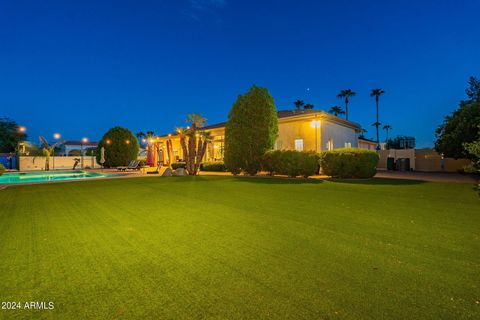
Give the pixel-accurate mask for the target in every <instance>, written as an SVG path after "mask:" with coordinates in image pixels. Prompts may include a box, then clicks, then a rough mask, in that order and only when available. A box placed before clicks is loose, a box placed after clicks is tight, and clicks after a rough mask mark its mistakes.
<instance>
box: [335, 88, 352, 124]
mask: <svg viewBox="0 0 480 320" xmlns="http://www.w3.org/2000/svg"><path fill="white" fill-rule="evenodd" d="M355 95H356V93H355V92H354V91H352V90H351V89H344V90H341V91H340V92H339V93H338V94H337V98H339V99H345V118H346V119H347V120H348V103H349V102H350V97H353V96H355Z"/></svg>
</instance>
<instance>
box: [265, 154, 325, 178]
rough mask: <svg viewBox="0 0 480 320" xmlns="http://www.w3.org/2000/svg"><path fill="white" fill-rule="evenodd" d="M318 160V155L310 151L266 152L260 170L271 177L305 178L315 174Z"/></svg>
mask: <svg viewBox="0 0 480 320" xmlns="http://www.w3.org/2000/svg"><path fill="white" fill-rule="evenodd" d="M319 159H320V157H319V155H318V154H317V153H315V152H312V151H295V150H275V151H268V152H266V153H265V155H264V157H263V161H262V169H263V170H264V171H267V172H269V173H270V174H271V175H273V174H280V175H287V176H289V177H297V176H302V177H305V178H307V177H309V176H312V175H314V174H316V173H317V171H318V161H319Z"/></svg>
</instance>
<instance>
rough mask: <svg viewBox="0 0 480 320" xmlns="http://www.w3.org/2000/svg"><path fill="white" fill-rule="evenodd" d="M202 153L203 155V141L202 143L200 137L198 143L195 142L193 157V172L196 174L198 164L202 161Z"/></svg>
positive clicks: (198, 168) (198, 167)
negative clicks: (195, 152)
mask: <svg viewBox="0 0 480 320" xmlns="http://www.w3.org/2000/svg"><path fill="white" fill-rule="evenodd" d="M202 155H203V143H202V138H201V137H200V138H198V144H197V156H196V159H195V172H194V174H195V175H196V174H198V171H199V170H200V164H201V163H202Z"/></svg>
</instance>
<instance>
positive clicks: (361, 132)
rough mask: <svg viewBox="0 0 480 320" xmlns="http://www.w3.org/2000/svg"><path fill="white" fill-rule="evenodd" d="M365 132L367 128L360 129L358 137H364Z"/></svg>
mask: <svg viewBox="0 0 480 320" xmlns="http://www.w3.org/2000/svg"><path fill="white" fill-rule="evenodd" d="M365 133H367V129H364V128H362V129H360V135H359V136H358V137H359V138H361V139H363V138H365Z"/></svg>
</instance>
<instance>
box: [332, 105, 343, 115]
mask: <svg viewBox="0 0 480 320" xmlns="http://www.w3.org/2000/svg"><path fill="white" fill-rule="evenodd" d="M328 112H330V113H333V114H334V115H335V117H338V115H339V114H345V111H343V109H342V107H339V106H333V107H331V108H330V110H328Z"/></svg>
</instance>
